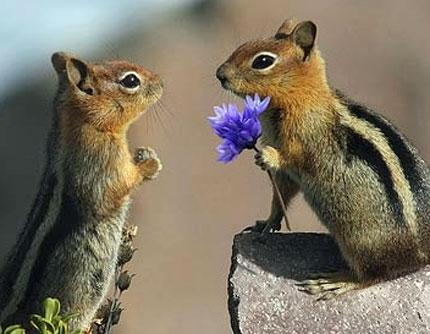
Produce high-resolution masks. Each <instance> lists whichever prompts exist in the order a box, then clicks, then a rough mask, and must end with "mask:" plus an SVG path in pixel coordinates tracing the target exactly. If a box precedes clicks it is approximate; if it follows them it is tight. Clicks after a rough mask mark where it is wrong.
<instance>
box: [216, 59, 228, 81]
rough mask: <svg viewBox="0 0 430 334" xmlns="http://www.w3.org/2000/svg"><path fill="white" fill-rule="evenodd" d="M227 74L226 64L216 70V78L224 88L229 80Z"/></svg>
mask: <svg viewBox="0 0 430 334" xmlns="http://www.w3.org/2000/svg"><path fill="white" fill-rule="evenodd" d="M225 72H226V65H225V64H222V65H221V66H220V67H218V69H217V70H216V77H217V79H218V80H219V81H220V82H221V85H222V86H224V85H225V84H226V83H227V81H228V78H227V75H226V73H225Z"/></svg>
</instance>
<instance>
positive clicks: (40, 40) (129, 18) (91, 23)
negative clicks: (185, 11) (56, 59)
mask: <svg viewBox="0 0 430 334" xmlns="http://www.w3.org/2000/svg"><path fill="white" fill-rule="evenodd" d="M193 1H194V0H121V1H118V0H93V1H86V0H74V1H59V0H41V1H35V0H31V1H24V0H13V1H4V2H3V3H2V5H1V12H2V19H1V20H0V41H1V47H0V73H1V75H2V80H0V98H1V97H2V95H4V94H5V93H6V92H8V91H9V90H10V89H14V88H16V85H19V84H22V83H23V82H25V80H31V79H32V78H34V77H37V76H40V75H41V74H42V75H43V73H44V72H45V71H47V70H48V68H49V67H50V63H49V57H50V55H51V54H52V53H53V52H54V51H57V50H63V49H64V50H73V51H74V52H76V53H79V52H81V53H84V54H85V52H86V53H89V52H91V51H92V50H95V49H96V48H97V47H99V45H100V44H101V45H103V44H104V43H105V44H106V47H108V44H109V42H111V41H115V40H116V37H118V36H120V35H121V34H123V33H124V32H126V31H127V30H128V29H133V28H134V27H135V26H136V25H145V24H148V23H149V22H151V21H152V20H156V19H157V17H158V16H159V15H160V14H165V13H166V12H168V11H172V10H175V9H177V8H180V7H181V6H185V5H187V4H189V3H191V2H193Z"/></svg>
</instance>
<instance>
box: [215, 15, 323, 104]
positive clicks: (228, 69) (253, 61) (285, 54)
mask: <svg viewBox="0 0 430 334" xmlns="http://www.w3.org/2000/svg"><path fill="white" fill-rule="evenodd" d="M316 35H317V27H316V25H315V24H314V23H313V22H311V21H305V22H301V23H297V22H296V20H294V19H289V20H286V21H285V22H284V23H283V24H282V26H281V27H280V28H279V30H278V31H277V32H276V34H275V36H273V37H271V38H267V39H262V40H256V41H250V42H247V43H245V44H243V45H241V46H240V47H239V48H238V49H237V50H236V51H234V52H233V54H232V55H231V56H230V57H229V58H228V59H227V61H226V62H225V63H224V64H222V65H221V66H220V67H219V68H218V70H217V72H216V76H217V78H218V79H219V81H220V82H221V85H222V86H223V87H224V88H225V89H227V90H230V91H232V92H233V93H235V94H237V95H239V96H242V97H243V96H245V95H253V94H254V93H257V94H259V95H260V96H262V97H264V96H271V97H272V102H273V101H275V102H276V100H277V96H276V95H277V94H280V95H282V96H283V99H285V96H286V95H288V94H292V93H293V92H294V90H296V89H297V90H301V92H302V93H303V89H305V87H307V86H313V85H315V84H317V82H319V81H321V80H323V81H324V82H325V70H324V63H323V61H322V59H321V57H320V56H319V52H318V51H317V49H316V45H315V39H316Z"/></svg>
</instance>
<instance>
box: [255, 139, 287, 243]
mask: <svg viewBox="0 0 430 334" xmlns="http://www.w3.org/2000/svg"><path fill="white" fill-rule="evenodd" d="M253 149H254V151H255V152H257V153H259V154H261V151H260V150H259V149H258V148H257V147H256V146H254V147H253ZM267 174H268V175H269V179H270V182H272V185H273V188H274V189H275V192H276V195H277V196H278V200H279V203H280V204H281V208H282V212H283V213H284V219H285V224H286V225H287V230H288V231H291V227H290V222H289V221H288V218H287V206H286V205H285V201H284V198H283V196H282V193H281V191H280V189H279V187H278V185H277V183H276V180H275V177H274V175H273V172H272V171H271V170H270V169H268V170H267ZM273 227H274V226H273V224H267V225H266V226H265V227H264V229H263V231H262V232H261V236H264V235H266V234H267V233H270V231H271V230H272V228H273Z"/></svg>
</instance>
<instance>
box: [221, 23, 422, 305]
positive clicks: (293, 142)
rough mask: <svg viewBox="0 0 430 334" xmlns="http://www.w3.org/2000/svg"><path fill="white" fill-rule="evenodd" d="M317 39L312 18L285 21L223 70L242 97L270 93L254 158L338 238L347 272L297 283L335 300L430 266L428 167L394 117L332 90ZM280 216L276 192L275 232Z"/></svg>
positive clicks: (287, 195)
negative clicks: (259, 149)
mask: <svg viewBox="0 0 430 334" xmlns="http://www.w3.org/2000/svg"><path fill="white" fill-rule="evenodd" d="M316 35H317V26H316V25H315V24H314V23H313V22H310V21H304V22H300V23H297V21H296V20H294V19H290V20H286V21H285V22H284V23H283V24H282V26H281V27H280V28H279V30H278V31H277V32H276V34H275V35H274V37H271V38H267V39H262V40H256V41H251V42H248V43H245V44H243V45H242V46H240V47H239V48H238V49H237V50H236V51H234V52H233V54H232V55H231V56H230V57H229V58H228V60H227V61H226V62H225V63H224V64H222V65H221V66H220V67H219V68H218V70H217V73H216V75H217V77H218V79H219V80H220V82H221V84H222V86H223V87H224V88H225V89H227V90H230V91H232V92H233V93H235V94H236V95H238V96H240V97H244V96H245V95H251V94H254V93H257V94H259V95H260V96H270V97H271V102H270V105H269V109H268V110H267V111H265V112H264V113H263V114H262V115H261V122H262V128H263V130H262V132H263V133H262V145H263V148H262V152H261V154H257V155H256V163H257V165H259V166H261V167H262V168H263V169H270V170H272V171H273V172H274V173H275V174H276V179H277V183H278V184H279V186H280V187H281V188H282V189H283V197H284V199H285V200H286V202H288V201H289V200H291V198H292V197H294V196H295V195H296V194H297V193H298V192H299V191H302V192H303V194H304V197H305V199H306V201H307V202H308V203H309V205H310V206H311V207H312V209H313V210H314V211H315V213H316V214H317V216H318V217H319V219H320V221H321V222H322V223H323V224H324V225H325V226H326V227H327V229H328V231H329V232H330V234H331V235H332V236H333V237H334V239H335V241H336V242H337V244H338V246H339V248H340V251H341V253H342V255H343V258H344V260H345V262H346V263H347V264H348V266H349V269H350V270H348V271H346V272H345V271H342V270H339V271H337V272H327V273H325V274H324V273H319V274H317V275H316V276H315V275H312V276H311V278H310V279H308V280H305V281H303V282H302V283H301V284H299V285H300V286H301V289H302V290H304V291H305V292H308V293H310V294H314V295H317V296H318V298H319V299H330V298H333V297H336V296H338V295H340V294H343V293H345V292H347V291H350V290H354V289H360V288H364V287H367V286H370V285H372V284H375V283H378V282H381V281H383V280H387V279H392V278H395V277H398V276H399V275H402V274H406V273H409V272H412V271H415V270H417V269H418V268H420V267H422V266H424V265H426V264H428V263H429V256H430V171H429V168H428V166H427V165H426V163H425V162H424V161H423V159H422V158H421V157H420V156H419V154H418V152H417V150H416V149H415V148H414V147H413V146H412V145H411V144H410V143H409V141H408V140H407V139H406V138H405V136H404V135H403V134H401V133H400V132H399V130H397V128H395V127H394V126H393V125H392V124H391V123H390V122H389V121H388V120H387V119H385V118H384V117H383V116H381V115H379V114H377V113H376V112H374V111H372V110H370V109H368V108H366V107H365V106H363V105H361V104H359V103H357V102H354V101H353V100H351V99H349V98H348V97H346V96H345V95H344V94H342V93H340V92H339V91H338V90H335V89H332V88H331V86H330V85H329V84H328V82H327V77H326V69H325V64H324V60H323V58H322V57H321V55H320V52H319V50H318V48H317V46H316ZM281 219H282V211H281V209H280V205H279V202H278V200H277V197H276V196H274V197H273V201H272V210H271V215H270V217H269V218H268V219H267V220H266V221H265V224H270V225H272V226H274V228H273V229H274V230H278V229H279V228H280V222H281ZM255 228H256V229H261V226H259V225H258V224H257V225H256V227H255Z"/></svg>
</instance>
